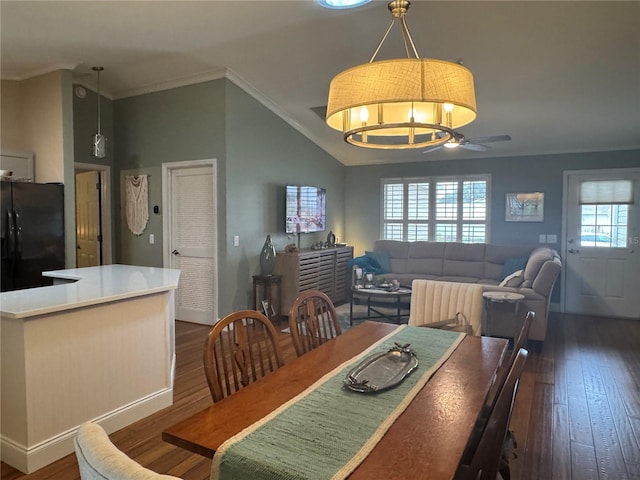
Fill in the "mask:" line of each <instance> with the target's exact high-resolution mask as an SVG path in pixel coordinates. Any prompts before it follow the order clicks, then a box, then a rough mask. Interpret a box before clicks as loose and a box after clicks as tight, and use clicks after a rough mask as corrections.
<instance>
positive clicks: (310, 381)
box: [162, 321, 508, 480]
mask: <svg viewBox="0 0 640 480" xmlns="http://www.w3.org/2000/svg"><path fill="white" fill-rule="evenodd" d="M427 331H432V332H433V333H428V332H427ZM396 332H401V333H396ZM418 334H420V336H421V337H425V336H429V335H432V336H436V337H437V336H438V335H440V336H443V335H453V336H452V337H451V338H452V339H454V340H455V342H454V343H453V344H452V346H451V347H449V349H448V351H447V353H446V355H445V356H443V360H442V362H441V363H438V364H435V365H434V366H433V368H432V369H431V371H429V372H426V373H425V372H424V370H427V369H428V367H427V366H425V365H421V364H420V362H421V361H422V362H424V361H425V358H424V357H425V356H426V355H424V354H420V353H419V354H418V356H417V358H418V365H419V366H418V368H417V369H416V371H415V372H413V373H410V374H408V376H407V378H411V379H412V381H414V382H415V381H416V380H417V379H419V378H421V377H420V375H423V376H424V377H425V379H424V383H423V384H420V383H418V384H417V385H416V386H414V387H412V390H411V391H412V392H413V393H412V394H411V396H409V397H407V398H408V400H406V401H405V402H404V404H403V406H402V408H396V407H393V408H392V409H391V410H392V411H393V416H390V418H387V419H383V422H382V423H383V424H386V427H385V428H384V429H382V430H376V431H377V432H378V433H379V435H378V437H379V438H377V439H376V441H375V442H373V443H369V444H368V445H369V447H368V449H363V450H362V451H364V452H365V454H364V455H363V454H362V451H360V452H359V455H360V457H359V460H357V461H356V463H355V466H354V467H353V468H351V469H349V470H347V473H346V474H345V475H344V476H343V478H349V479H376V478H384V479H402V480H406V479H408V478H412V479H413V478H421V479H429V480H451V479H453V478H455V475H456V471H457V469H458V466H459V464H460V462H461V459H462V458H463V455H464V454H465V453H466V449H467V448H468V446H467V444H468V442H469V439H470V438H471V436H472V433H473V431H474V426H475V425H476V422H477V421H478V419H479V417H480V413H481V411H482V409H483V406H484V405H485V403H486V401H487V395H488V392H489V390H490V388H491V386H492V383H493V381H494V379H495V376H496V371H497V369H498V367H499V365H500V363H501V362H502V360H503V358H504V356H505V352H506V349H507V345H508V343H507V340H505V339H501V338H492V337H476V336H470V335H465V334H464V333H460V334H457V333H453V332H444V331H442V330H437V329H431V328H419V327H408V326H407V325H400V326H398V325H394V324H387V323H380V322H372V321H365V322H363V323H361V324H359V325H357V326H356V327H354V328H351V329H349V330H348V331H346V332H345V333H343V334H342V335H339V336H337V337H336V338H334V339H331V340H329V341H326V342H325V343H323V344H322V345H320V346H319V347H318V348H316V349H314V350H311V351H310V352H307V353H305V354H304V355H302V356H300V357H298V358H296V359H295V360H293V361H291V362H290V363H287V364H286V365H284V366H283V367H281V368H279V369H278V370H276V371H275V372H272V373H270V374H268V375H267V376H265V377H263V378H262V379H260V380H258V381H256V382H253V383H251V384H249V385H247V386H246V387H244V388H242V389H241V390H239V391H237V392H235V393H233V394H232V395H230V396H228V397H226V398H224V399H222V400H221V401H219V402H216V403H213V404H212V405H211V406H209V407H207V408H205V409H203V410H201V411H199V412H197V413H195V414H194V415H192V416H190V417H189V418H187V419H184V420H182V421H179V422H178V423H176V424H175V425H173V426H171V427H169V428H167V429H166V430H164V431H163V432H162V438H163V440H164V441H166V442H169V443H171V444H173V445H176V446H178V447H181V448H184V449H186V450H188V451H190V452H194V453H197V454H200V455H203V456H205V457H209V458H213V459H214V466H215V464H216V461H219V459H218V457H219V456H220V454H221V452H223V451H225V450H226V449H227V448H230V447H227V445H228V444H229V443H233V442H234V439H236V438H238V437H243V436H244V435H245V432H247V431H254V429H255V428H256V427H255V425H260V426H261V427H262V426H263V425H264V424H268V421H267V420H266V419H269V421H273V420H271V419H272V418H278V416H280V415H283V413H282V412H285V413H287V412H288V410H287V409H291V407H290V405H292V404H293V405H294V406H295V405H296V402H300V400H298V399H300V398H302V399H306V398H307V397H306V395H308V392H309V391H310V390H312V389H314V388H316V386H317V385H318V384H322V385H324V383H323V382H327V380H326V379H327V378H328V377H330V374H331V375H333V373H332V372H336V371H337V372H339V373H338V374H336V376H338V375H340V376H342V377H344V371H342V370H339V369H340V368H345V367H344V366H345V365H346V366H347V367H346V368H347V371H349V368H352V365H353V363H352V364H350V363H349V362H350V361H352V360H354V359H356V360H355V364H356V365H357V364H359V362H361V361H362V360H361V359H363V358H364V359H367V358H370V357H371V355H372V354H373V353H375V352H379V351H380V349H384V348H388V345H387V343H389V342H391V343H392V344H393V340H394V339H395V338H396V337H395V336H394V335H401V336H398V338H401V339H402V340H403V342H406V341H407V339H408V340H409V341H408V342H407V343H411V339H412V335H413V336H415V337H416V339H417V337H418ZM385 341H386V342H387V343H385ZM416 344H419V342H418V343H416ZM400 347H405V348H411V346H409V347H407V345H406V343H405V345H401V346H400ZM421 368H422V370H423V372H422V373H420V372H421ZM343 380H344V379H343V378H338V379H336V381H340V384H342V383H344V381H343ZM404 382H407V380H403V381H402V382H400V385H402V384H403V383H404ZM329 385H330V386H331V385H332V384H330V383H329ZM335 385H338V383H335ZM331 388H334V390H337V389H339V388H340V387H335V386H333V387H331ZM396 388H398V387H394V388H391V389H389V391H393V390H396ZM343 389H344V386H343ZM346 390H348V389H346ZM382 393H383V392H373V393H359V392H353V391H350V390H349V391H348V392H347V394H346V395H351V396H347V397H343V398H346V399H347V400H348V401H347V402H345V408H346V407H347V406H348V405H347V404H348V403H349V402H351V403H353V405H356V406H359V408H360V410H354V412H355V413H352V414H351V415H352V416H353V417H360V416H363V417H368V416H369V414H370V410H374V409H375V408H377V407H376V405H377V404H378V403H379V401H380V399H381V398H382V397H381V396H382ZM341 394H342V395H345V394H343V393H341ZM320 400H321V401H320V402H319V403H318V405H319V406H318V407H317V408H318V409H319V410H320V411H319V412H311V413H312V415H306V414H305V415H304V417H310V418H313V419H314V420H312V422H315V423H325V420H326V421H327V422H330V419H331V417H332V416H333V415H337V414H338V413H337V412H339V411H340V410H341V409H340V405H339V404H338V406H337V407H336V405H335V404H331V403H330V401H329V399H327V403H326V404H325V403H323V402H322V400H323V399H322V398H321V399H320ZM351 408H353V407H351ZM323 409H324V410H323ZM383 415H386V414H383ZM305 420H306V418H305ZM354 420H358V421H360V418H354ZM385 420H386V421H385ZM342 421H343V422H344V428H343V430H348V429H349V428H350V426H349V425H347V424H348V423H349V422H348V421H344V420H342ZM290 423H291V422H290ZM290 428H293V429H294V432H293V433H298V432H296V431H295V430H296V425H295V424H294V426H293V427H290ZM299 430H300V431H301V434H302V436H303V437H308V436H309V435H310V433H309V430H314V427H313V426H312V427H309V426H305V425H304V424H302V423H301V424H300V425H299ZM316 440H321V439H319V438H318V439H314V438H312V439H311V445H314V442H315V441H316ZM279 441H280V442H281V443H282V442H285V441H286V442H289V443H285V452H286V455H284V456H287V457H290V458H292V459H295V458H296V457H298V456H299V455H301V454H302V453H303V452H301V451H298V450H299V449H302V448H304V447H303V445H306V444H305V443H304V441H305V440H304V438H303V439H300V440H297V439H296V438H295V436H291V437H290V438H289V437H288V436H287V437H286V440H284V439H282V438H281V439H279ZM269 443H271V442H264V443H262V444H259V445H258V448H254V449H253V450H251V449H249V450H248V451H250V452H253V453H252V455H254V456H255V457H256V458H251V459H245V460H246V461H247V462H248V463H253V464H259V463H260V462H262V461H263V460H264V462H265V463H268V462H271V460H272V458H271V457H270V456H269V454H268V453H266V452H267V451H266V450H263V448H262V446H263V445H264V446H265V448H266V445H267V444H269ZM274 443H277V441H276V442H274ZM344 443H345V442H344V441H342V443H341V442H340V441H336V442H335V444H330V445H329V448H330V449H331V450H330V452H332V453H333V452H335V453H336V455H337V456H339V453H341V452H340V449H341V448H342V446H343V445H344ZM347 443H348V442H347ZM348 446H349V445H347V447H348ZM218 450H220V452H219V453H218V455H216V452H217V451H218ZM332 453H331V454H330V455H329V456H333V455H332ZM214 456H215V458H214ZM261 456H264V458H261ZM276 456H277V455H276ZM280 456H283V455H282V454H280ZM301 458H302V457H301ZM325 458H326V457H325ZM307 461H308V460H307ZM322 461H323V460H322V459H320V460H319V462H322ZM311 466H312V465H311V463H309V470H310V471H311V470H313V469H312V468H311ZM242 477H243V475H239V476H238V477H234V478H242ZM244 477H245V478H255V477H254V476H253V475H249V474H247V475H244ZM212 478H213V477H212ZM220 478H221V479H224V478H229V477H225V476H223V475H220ZM287 478H298V477H295V476H292V477H287ZM300 478H306V476H305V475H301V476H300ZM309 478H320V476H319V475H315V476H314V475H311V474H310V475H309ZM327 478H341V477H340V475H337V476H335V477H334V476H333V475H329V476H328V477H327Z"/></svg>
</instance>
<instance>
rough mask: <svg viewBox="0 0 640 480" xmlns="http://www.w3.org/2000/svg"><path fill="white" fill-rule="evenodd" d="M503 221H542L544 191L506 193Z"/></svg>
mask: <svg viewBox="0 0 640 480" xmlns="http://www.w3.org/2000/svg"><path fill="white" fill-rule="evenodd" d="M504 221H505V222H542V221H544V193H541V192H530V193H507V194H506V202H505V214H504Z"/></svg>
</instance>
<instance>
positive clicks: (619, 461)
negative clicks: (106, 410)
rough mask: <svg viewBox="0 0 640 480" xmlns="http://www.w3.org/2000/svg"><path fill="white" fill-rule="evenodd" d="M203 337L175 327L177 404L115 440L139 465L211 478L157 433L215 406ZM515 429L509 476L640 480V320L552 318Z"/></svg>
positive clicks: (531, 364) (519, 402)
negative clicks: (204, 363)
mask: <svg viewBox="0 0 640 480" xmlns="http://www.w3.org/2000/svg"><path fill="white" fill-rule="evenodd" d="M283 328H284V325H283ZM208 331H209V327H206V326H202V325H195V324H190V323H186V322H177V323H176V351H177V371H176V379H175V389H174V395H175V401H174V404H173V406H171V407H169V408H166V409H164V410H162V411H160V412H158V413H156V414H154V415H151V416H149V417H147V418H145V419H143V420H141V421H139V422H136V423H134V424H132V425H130V426H128V427H126V428H124V429H122V430H119V431H117V432H115V433H114V434H112V435H111V439H112V440H113V442H114V443H115V444H116V445H117V446H118V447H119V448H120V449H121V450H123V451H124V452H125V453H126V454H127V455H129V456H130V457H132V458H133V459H135V460H136V461H138V462H139V463H141V464H142V465H144V466H146V467H148V468H150V469H152V470H155V471H157V472H161V473H167V474H171V475H175V476H177V477H182V478H184V479H187V480H204V479H208V478H209V468H210V463H211V461H210V460H208V459H205V458H203V457H200V456H198V455H191V454H189V453H187V452H185V451H184V450H182V449H180V448H177V447H173V446H171V445H169V444H168V443H165V442H163V441H162V440H161V438H160V432H161V431H162V430H163V429H164V428H165V427H167V426H169V425H172V424H174V423H176V422H177V421H179V420H181V419H183V418H185V417H188V416H189V415H191V414H192V413H194V412H196V411H198V410H200V409H202V408H204V407H205V406H207V405H209V404H210V403H211V397H210V395H209V390H208V387H207V383H206V380H205V378H204V373H203V368H202V347H203V345H204V340H205V337H206V335H207V333H208ZM280 343H281V345H282V347H283V350H284V353H285V360H286V361H291V360H292V359H294V358H295V352H294V350H293V346H292V345H291V340H290V336H289V335H288V334H282V335H281V338H280ZM511 425H512V428H513V429H514V430H515V432H516V439H517V442H518V448H517V449H516V450H515V451H516V454H517V458H516V459H514V460H512V462H511V465H512V478H513V479H514V480H518V479H521V480H528V479H541V480H563V479H574V480H578V479H580V480H589V479H602V480H604V479H616V480H618V479H640V447H639V445H640V321H633V320H616V319H605V318H595V317H585V316H572V315H561V314H553V313H552V314H551V318H550V328H549V332H548V335H547V340H546V341H545V343H544V345H543V346H542V348H541V349H540V351H536V350H535V349H533V350H532V351H531V355H530V356H529V359H528V361H527V365H526V367H525V372H524V374H523V376H522V378H521V382H520V388H519V391H518V396H517V399H516V405H515V409H514V412H513V417H512V422H511ZM1 472H2V479H3V480H5V479H6V480H14V479H21V480H27V479H33V480H45V479H60V480H67V479H68V480H72V479H78V478H80V475H79V473H78V466H77V463H76V460H75V455H73V454H72V455H68V456H66V457H64V458H62V459H61V460H59V461H57V462H55V463H53V464H51V465H48V466H47V467H44V468H42V469H40V470H38V471H37V472H35V473H33V474H30V475H23V474H21V473H20V472H18V471H16V470H15V469H13V468H11V467H9V466H8V465H6V464H4V463H3V464H2V470H1ZM415 478H416V479H428V474H427V473H424V474H421V473H418V472H416V477H415Z"/></svg>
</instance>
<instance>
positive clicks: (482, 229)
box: [381, 175, 490, 243]
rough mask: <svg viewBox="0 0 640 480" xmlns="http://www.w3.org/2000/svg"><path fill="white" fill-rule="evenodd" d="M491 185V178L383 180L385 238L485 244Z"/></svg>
mask: <svg viewBox="0 0 640 480" xmlns="http://www.w3.org/2000/svg"><path fill="white" fill-rule="evenodd" d="M489 183H490V176H489V175H479V176H473V177H471V176H465V177H425V178H387V179H383V180H382V222H381V224H382V232H381V236H382V238H384V239H386V240H402V241H410V242H415V241H418V240H425V241H435V242H463V243H484V242H486V241H487V240H488V238H487V232H488V225H489V224H488V222H489V218H488V192H489Z"/></svg>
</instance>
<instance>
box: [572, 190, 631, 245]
mask: <svg viewBox="0 0 640 480" xmlns="http://www.w3.org/2000/svg"><path fill="white" fill-rule="evenodd" d="M631 203H633V182H632V181H631V180H595V181H585V182H582V183H581V184H580V246H581V247H603V248H625V247H626V246H627V227H628V222H629V204H631Z"/></svg>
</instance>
